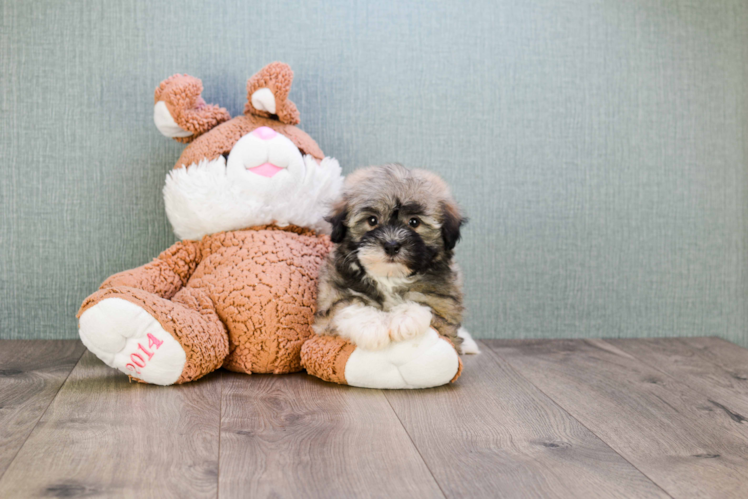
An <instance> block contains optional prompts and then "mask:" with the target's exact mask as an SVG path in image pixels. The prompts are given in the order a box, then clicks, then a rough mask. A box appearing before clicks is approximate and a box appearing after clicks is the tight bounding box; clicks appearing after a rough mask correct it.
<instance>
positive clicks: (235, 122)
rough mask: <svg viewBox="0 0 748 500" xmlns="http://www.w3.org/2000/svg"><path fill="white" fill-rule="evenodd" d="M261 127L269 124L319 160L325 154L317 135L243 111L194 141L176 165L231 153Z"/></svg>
mask: <svg viewBox="0 0 748 500" xmlns="http://www.w3.org/2000/svg"><path fill="white" fill-rule="evenodd" d="M259 127H270V128H271V129H273V130H275V131H276V132H278V133H279V134H282V135H284V136H286V137H288V138H289V139H290V140H291V141H292V142H293V143H294V144H295V145H296V147H297V148H299V150H300V151H301V153H302V154H308V155H312V156H313V157H314V158H315V159H317V160H319V161H322V159H323V158H324V156H325V155H324V153H322V150H321V149H320V148H319V146H318V145H317V143H316V142H315V141H314V139H312V138H311V137H309V135H307V133H306V132H304V131H303V130H301V129H299V128H296V127H294V126H293V125H289V124H286V123H281V122H279V121H278V120H273V119H270V118H264V117H262V116H253V115H242V116H237V117H236V118H232V119H231V120H229V121H227V122H225V123H222V124H221V125H218V126H217V127H216V128H214V129H213V130H211V131H210V132H208V133H206V134H203V135H201V136H200V137H198V138H197V139H195V140H194V141H192V143H191V144H190V145H189V146H187V148H186V149H185V150H184V151H183V152H182V155H181V156H180V157H179V160H177V163H176V164H175V165H174V168H181V167H184V166H189V165H192V164H193V163H199V162H201V161H203V160H204V159H207V160H213V159H215V158H217V157H219V156H221V155H223V154H229V153H230V152H231V148H233V147H234V144H236V142H237V141H238V140H239V139H241V138H242V137H243V136H244V135H246V134H248V133H250V132H252V131H253V130H254V129H256V128H259Z"/></svg>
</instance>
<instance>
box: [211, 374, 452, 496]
mask: <svg viewBox="0 0 748 500" xmlns="http://www.w3.org/2000/svg"><path fill="white" fill-rule="evenodd" d="M223 384H224V386H223V416H222V420H221V460H220V471H221V473H220V486H219V492H220V497H222V498H244V497H258V498H278V497H297V498H298V497H304V498H306V497H321V498H325V497H335V498H338V497H367V498H372V497H373V498H377V497H438V498H442V493H441V491H440V490H439V487H438V485H437V484H436V482H435V481H434V478H433V477H432V476H431V474H430V473H429V471H428V469H427V467H426V465H425V464H424V462H423V460H422V459H421V457H420V456H419V454H418V451H417V450H416V449H415V447H414V446H413V444H412V443H411V441H410V439H409V438H408V435H407V433H406V432H405V430H404V429H403V428H402V426H401V425H400V422H399V421H398V419H397V416H396V415H395V413H394V412H393V411H392V408H391V407H390V405H389V404H388V403H387V400H386V399H385V397H384V395H383V394H382V391H379V390H367V389H357V388H353V387H345V386H339V385H335V384H328V383H325V382H322V381H320V380H318V379H315V378H312V377H310V376H308V375H303V374H293V375H284V376H278V375H253V376H251V377H246V376H242V375H237V374H228V373H227V374H225V375H224V379H223Z"/></svg>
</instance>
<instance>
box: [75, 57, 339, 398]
mask: <svg viewBox="0 0 748 500" xmlns="http://www.w3.org/2000/svg"><path fill="white" fill-rule="evenodd" d="M292 79H293V73H292V72H291V69H290V68H289V67H288V66H287V65H285V64H281V63H273V64H270V65H268V66H267V67H265V68H264V69H263V70H262V71H260V72H259V73H258V74H256V75H255V76H254V77H252V78H251V79H250V80H249V81H248V83H247V100H248V103H247V105H246V108H245V114H244V115H242V116H238V117H236V118H233V119H229V118H230V116H229V114H228V112H227V111H226V110H225V109H223V108H219V107H218V106H215V105H209V104H206V103H205V101H204V100H203V99H202V97H201V96H200V94H201V92H202V83H201V82H200V80H198V79H197V78H193V77H191V76H188V75H174V76H172V77H171V78H168V79H166V80H164V81H163V82H162V83H161V84H160V85H159V87H158V88H157V89H156V92H155V107H154V121H155V123H156V126H157V127H158V129H159V130H160V131H161V132H162V133H163V134H164V135H166V136H168V137H172V138H174V139H176V140H178V141H180V142H186V143H189V145H188V146H187V148H186V149H185V150H184V152H183V153H182V155H181V157H180V158H179V161H178V162H177V164H176V165H175V167H174V170H173V171H172V172H170V173H169V175H167V179H166V185H165V187H164V200H165V204H166V211H167V215H168V217H169V220H170V221H171V223H172V226H173V227H174V232H175V233H176V235H177V236H178V237H179V238H180V239H182V241H180V242H178V243H176V244H175V245H173V246H172V247H171V248H169V249H168V250H166V251H164V252H162V253H161V255H159V256H158V258H156V259H154V260H153V261H152V262H150V263H148V264H146V265H144V266H141V267H139V268H137V269H133V270H130V271H124V272H122V273H119V274H115V275H114V276H111V277H110V278H108V279H107V280H106V281H104V283H103V284H102V285H101V287H100V289H99V291H97V292H96V293H94V294H93V295H91V296H90V297H88V298H87V299H86V300H85V301H84V302H83V305H82V306H81V309H80V311H79V313H78V317H79V331H80V337H81V339H82V340H83V343H84V344H85V345H86V346H87V347H88V348H89V349H90V350H91V351H92V352H93V353H94V354H96V355H97V356H98V357H99V358H101V359H102V360H103V361H104V362H105V363H107V364H108V365H110V366H113V367H115V368H117V369H119V370H121V371H123V372H124V373H126V374H128V375H130V376H131V377H133V378H135V379H137V380H140V381H144V382H150V383H154V384H160V385H168V384H174V383H182V382H187V381H190V380H195V379H197V378H199V377H202V376H203V375H205V374H207V373H209V372H211V371H213V370H215V369H217V368H219V367H221V366H224V367H226V368H228V369H229V370H233V371H238V372H245V373H287V372H293V371H298V370H301V362H300V350H301V346H302V344H303V343H304V341H305V340H306V339H307V338H309V337H310V336H311V335H312V331H311V326H310V325H311V323H312V320H313V315H314V311H315V301H316V278H317V272H318V269H319V266H320V264H321V262H322V259H323V258H324V257H325V255H326V254H327V253H328V251H329V249H330V240H329V238H328V237H327V236H326V235H325V233H326V232H328V231H329V227H328V225H327V223H326V222H325V221H324V220H323V217H324V215H325V213H326V209H327V201H328V200H330V199H331V198H333V197H334V196H335V195H337V193H338V190H339V189H340V185H341V182H342V177H341V174H340V167H339V166H338V164H337V162H336V161H335V160H334V159H331V158H325V157H324V155H323V153H322V151H321V150H320V148H319V146H317V143H316V142H315V141H314V140H313V139H312V138H311V137H309V136H308V135H307V134H306V133H304V132H303V131H302V130H301V129H299V128H297V127H296V126H295V125H296V124H297V123H298V122H299V113H298V111H297V110H296V106H294V104H293V103H292V102H291V101H290V100H288V92H289V90H290V88H291V82H292Z"/></svg>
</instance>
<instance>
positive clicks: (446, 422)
mask: <svg viewBox="0 0 748 500" xmlns="http://www.w3.org/2000/svg"><path fill="white" fill-rule="evenodd" d="M483 350H484V352H483V354H481V355H478V356H464V357H463V362H464V363H465V368H464V371H463V375H462V377H461V378H460V380H459V381H458V382H457V383H456V384H452V385H449V386H445V387H439V388H436V389H432V390H425V391H389V392H387V393H386V396H387V399H388V400H389V401H390V403H391V404H392V407H393V409H394V410H395V412H396V413H397V414H398V416H399V418H400V420H401V421H402V423H403V425H404V426H405V428H406V430H407V431H408V433H409V434H410V436H411V438H412V439H413V442H414V443H415V444H416V446H417V447H418V449H419V451H420V453H421V455H422V456H423V458H424V460H426V463H427V464H428V466H429V469H430V470H431V472H432V473H433V474H434V477H435V478H436V480H437V482H438V483H439V485H440V486H441V488H442V490H443V491H444V492H445V494H446V495H447V497H478V498H483V497H500V498H527V497H561V498H570V497H583V498H592V497H602V498H609V497H616V498H619V497H658V498H669V497H668V495H667V494H665V492H664V491H662V490H661V489H660V488H659V487H658V486H656V485H655V484H654V483H652V482H651V481H650V480H649V479H647V478H646V477H645V476H644V475H643V474H642V473H640V472H639V471H638V470H636V468H634V467H633V466H632V465H631V464H630V463H628V462H627V461H626V460H624V459H623V458H621V456H620V455H618V454H617V453H616V452H615V451H613V450H612V449H611V448H610V447H609V446H608V445H606V444H605V443H603V442H602V441H601V440H600V439H598V438H597V437H596V436H595V435H594V434H592V433H591V432H590V431H589V430H587V429H586V428H585V427H584V426H582V425H581V424H580V423H579V422H577V421H576V420H575V419H574V418H572V417H571V416H569V414H568V413H567V412H566V411H564V410H563V409H561V408H560V407H559V406H558V405H556V404H555V403H554V402H553V401H551V400H550V399H549V398H548V397H546V396H545V395H544V394H542V393H541V392H540V391H539V390H538V389H537V388H536V387H534V386H533V385H532V384H530V383H529V382H528V381H527V380H525V379H524V378H522V377H521V376H520V375H518V374H517V372H516V371H515V370H513V369H512V368H511V367H510V366H509V365H508V364H507V363H506V362H504V361H502V360H500V359H498V357H496V356H495V355H494V354H493V353H492V352H491V351H490V349H488V348H487V347H484V348H483Z"/></svg>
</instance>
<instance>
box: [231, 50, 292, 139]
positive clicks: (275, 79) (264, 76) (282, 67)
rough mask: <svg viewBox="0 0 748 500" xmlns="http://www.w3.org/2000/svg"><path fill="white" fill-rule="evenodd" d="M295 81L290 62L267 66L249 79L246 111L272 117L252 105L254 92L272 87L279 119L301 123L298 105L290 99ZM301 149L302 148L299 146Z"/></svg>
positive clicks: (290, 123) (246, 112)
mask: <svg viewBox="0 0 748 500" xmlns="http://www.w3.org/2000/svg"><path fill="white" fill-rule="evenodd" d="M292 82H293V71H291V67H290V66H288V64H283V63H280V62H274V63H271V64H268V65H267V66H265V67H264V68H263V69H262V71H260V72H259V73H257V74H256V75H255V76H253V77H252V78H250V79H249V81H247V104H246V105H245V107H244V113H245V114H248V115H259V116H264V117H266V118H271V117H272V114H271V113H269V112H267V111H264V110H261V109H257V108H255V107H254V106H253V105H252V94H254V93H255V92H257V91H258V90H260V89H263V88H266V89H270V90H271V91H272V93H273V96H274V97H275V114H276V115H278V120H280V121H281V122H283V123H287V124H289V125H297V124H298V123H299V111H298V110H297V109H296V105H295V104H294V103H293V102H291V101H290V100H289V99H288V92H289V91H290V90H291V83H292ZM299 149H301V148H299Z"/></svg>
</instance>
